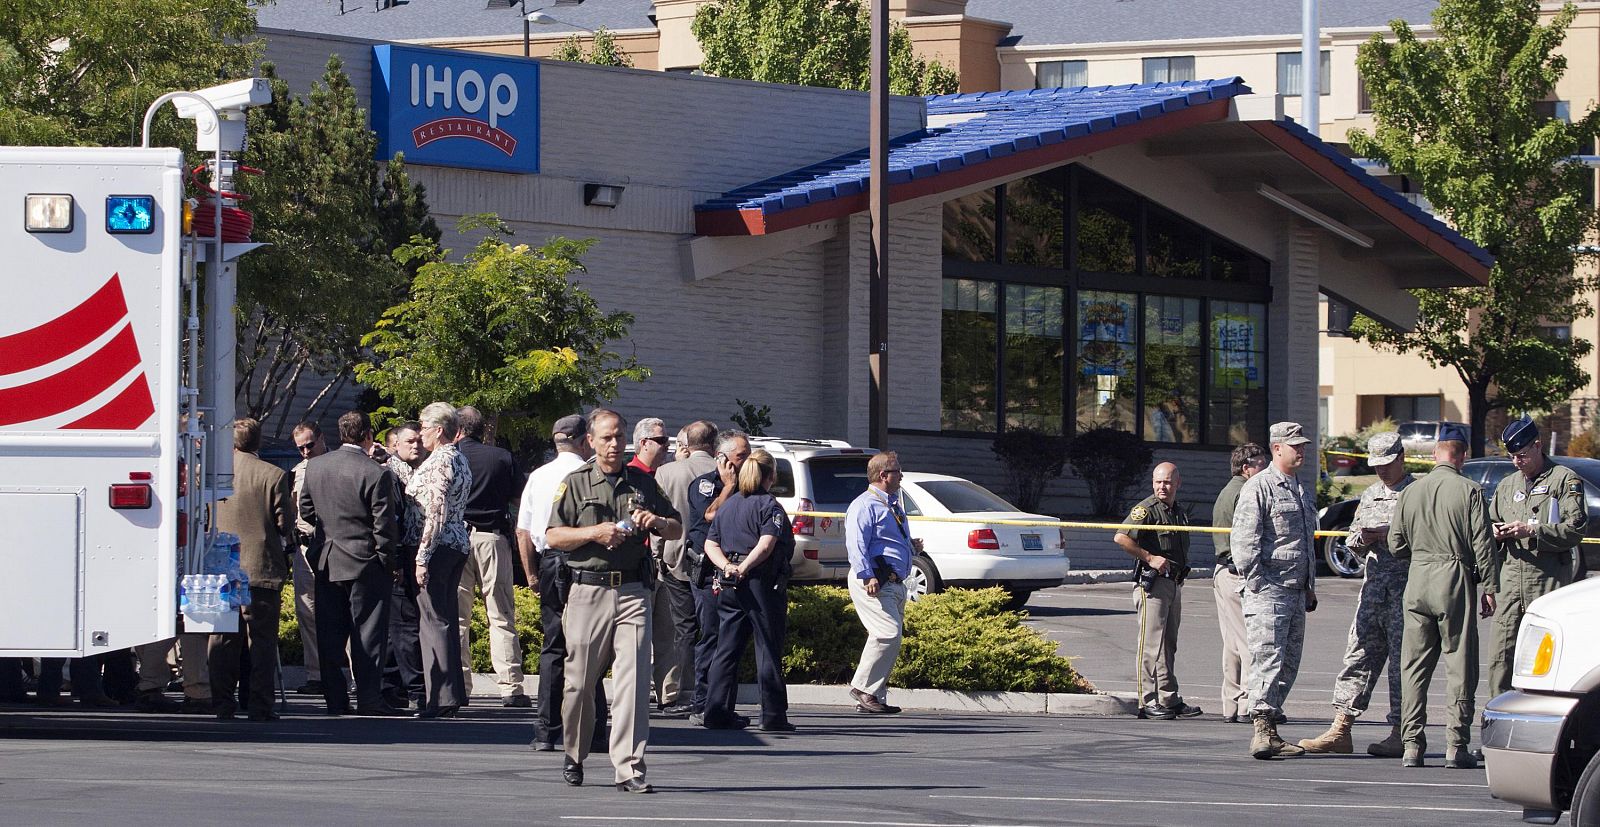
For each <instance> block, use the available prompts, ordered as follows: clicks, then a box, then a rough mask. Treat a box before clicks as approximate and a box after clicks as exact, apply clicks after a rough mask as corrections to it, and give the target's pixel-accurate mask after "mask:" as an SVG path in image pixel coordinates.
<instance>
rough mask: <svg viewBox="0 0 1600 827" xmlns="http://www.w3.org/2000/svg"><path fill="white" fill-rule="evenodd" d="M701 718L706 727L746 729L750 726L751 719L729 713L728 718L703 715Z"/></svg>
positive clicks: (702, 724)
mask: <svg viewBox="0 0 1600 827" xmlns="http://www.w3.org/2000/svg"><path fill="white" fill-rule="evenodd" d="M700 720H701V724H700V725H701V726H703V727H705V728H706V729H744V728H746V727H748V726H750V719H749V718H746V717H745V716H743V715H729V716H728V717H726V718H712V717H706V716H702V717H701V718H700Z"/></svg>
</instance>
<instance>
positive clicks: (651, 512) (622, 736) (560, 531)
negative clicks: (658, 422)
mask: <svg viewBox="0 0 1600 827" xmlns="http://www.w3.org/2000/svg"><path fill="white" fill-rule="evenodd" d="M627 427H628V423H627V421H626V420H624V419H623V418H622V415H621V414H619V413H617V412H616V411H612V410H607V409H605V408H596V409H595V410H594V411H592V412H590V414H589V428H588V431H589V436H588V438H589V444H590V445H591V446H593V447H594V463H593V464H591V465H586V466H584V467H582V468H579V469H577V470H576V471H573V472H572V473H571V474H569V475H568V476H567V478H566V481H565V482H563V483H561V484H560V485H558V486H556V493H555V503H554V505H553V507H552V508H551V510H550V527H549V529H548V530H547V531H546V532H545V543H546V544H547V545H548V546H549V547H550V548H551V549H553V550H555V551H558V552H564V553H565V555H566V564H567V566H568V567H569V568H570V569H571V571H572V591H571V592H570V593H569V594H568V596H567V608H566V612H565V613H564V614H563V615H562V619H561V630H562V632H563V633H564V634H565V635H566V638H567V660H566V663H565V670H564V671H565V674H566V679H567V680H566V684H567V685H566V687H565V689H564V690H563V692H562V699H561V730H562V733H561V734H562V738H563V741H564V747H565V749H566V760H565V762H563V765H562V769H561V777H562V779H563V780H565V781H566V782H567V783H568V784H569V785H572V786H574V787H576V786H580V785H582V784H583V759H584V758H586V757H588V751H589V739H590V736H591V734H592V733H593V732H594V728H595V705H594V688H595V684H596V683H598V682H599V681H600V678H601V677H602V676H604V674H605V671H606V667H607V666H608V665H609V666H610V667H611V670H612V674H611V677H612V683H611V685H612V689H613V694H612V702H611V711H612V716H611V764H612V766H613V767H615V768H616V784H617V789H619V790H622V791H624V792H630V793H649V792H654V790H653V789H652V788H651V786H650V785H649V784H647V783H645V780H644V751H645V745H646V743H647V742H648V741H649V739H650V614H651V607H650V599H651V592H652V591H653V590H654V588H655V582H654V575H655V564H654V562H653V560H652V558H651V556H650V535H651V534H654V535H657V536H659V537H662V538H664V539H667V540H676V539H677V538H678V537H680V536H682V534H683V526H682V524H680V523H679V522H678V512H677V511H676V510H674V509H673V507H672V503H670V502H668V501H667V498H666V497H665V496H664V495H662V493H661V489H660V488H657V487H656V482H655V480H654V479H653V478H652V477H651V476H650V475H649V474H647V473H645V472H643V471H640V470H639V469H637V468H630V467H627V466H626V465H624V463H623V454H622V449H623V443H624V442H625V441H626V437H624V436H623V434H624V433H625V432H626V430H627Z"/></svg>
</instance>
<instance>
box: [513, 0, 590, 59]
mask: <svg viewBox="0 0 1600 827" xmlns="http://www.w3.org/2000/svg"><path fill="white" fill-rule="evenodd" d="M581 5H583V0H552V2H549V3H545V4H544V5H542V6H534V7H533V8H531V9H530V8H528V0H517V9H518V13H519V14H521V15H522V56H523V57H532V56H533V51H532V43H531V39H532V36H533V32H532V30H531V29H530V28H529V24H531V23H535V22H538V23H556V22H560V21H557V20H556V19H555V18H553V17H550V16H549V15H545V17H546V19H543V20H536V19H534V18H531V17H529V15H537V14H538V13H539V10H540V9H546V8H550V7H552V6H581ZM490 8H493V6H491V7H490ZM575 28H580V29H581V28H583V27H582V26H577V27H575ZM584 31H588V29H584Z"/></svg>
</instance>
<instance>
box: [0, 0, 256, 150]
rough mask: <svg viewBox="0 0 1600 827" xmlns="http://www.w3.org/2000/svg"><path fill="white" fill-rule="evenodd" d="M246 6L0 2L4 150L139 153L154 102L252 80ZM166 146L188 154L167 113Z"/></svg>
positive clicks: (184, 137) (190, 136) (168, 0)
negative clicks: (125, 149)
mask: <svg viewBox="0 0 1600 827" xmlns="http://www.w3.org/2000/svg"><path fill="white" fill-rule="evenodd" d="M255 28H256V14H255V10H254V9H253V8H252V6H251V3H249V2H247V0H107V2H102V3H93V4H87V3H62V2H59V0H0V144H12V145H50V146H68V145H82V146H127V145H130V144H135V145H136V144H138V142H139V128H140V125H141V124H142V123H143V121H144V112H145V109H146V108H147V107H149V106H150V103H151V101H154V100H155V99H156V98H157V97H160V96H161V95H163V94H165V93H167V92H171V91H174V90H177V89H198V88H202V87H206V86H211V85H213V84H215V83H217V79H218V78H219V77H220V78H227V79H234V78H241V77H248V76H249V75H250V70H251V67H252V66H253V65H254V63H255V59H256V56H257V55H258V53H259V51H260V45H259V43H256V42H247V40H246V38H247V36H248V35H250V34H251V33H252V32H254V31H255ZM157 123H158V126H159V128H158V130H157V133H156V136H155V137H157V138H159V140H158V141H153V142H154V143H157V144H158V145H164V146H190V145H192V143H193V140H194V128H193V125H192V124H180V122H178V120H177V117H176V115H175V114H174V113H173V111H172V108H171V107H164V108H163V111H162V113H161V117H160V119H159V120H158V121H157Z"/></svg>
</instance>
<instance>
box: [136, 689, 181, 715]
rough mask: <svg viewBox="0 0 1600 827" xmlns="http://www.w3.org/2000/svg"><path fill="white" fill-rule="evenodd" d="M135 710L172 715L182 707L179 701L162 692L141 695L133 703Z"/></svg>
mask: <svg viewBox="0 0 1600 827" xmlns="http://www.w3.org/2000/svg"><path fill="white" fill-rule="evenodd" d="M133 708H134V709H137V710H139V711H140V712H149V713H153V714H163V715H171V714H174V713H176V712H177V711H178V710H179V709H180V708H181V707H180V705H179V704H178V702H177V701H174V700H172V699H171V698H168V697H167V696H166V695H164V694H162V693H161V691H160V690H151V691H149V692H141V693H139V699H138V700H136V701H134V702H133Z"/></svg>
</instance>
